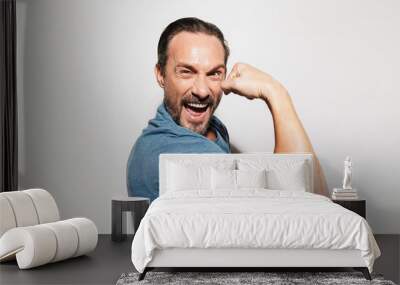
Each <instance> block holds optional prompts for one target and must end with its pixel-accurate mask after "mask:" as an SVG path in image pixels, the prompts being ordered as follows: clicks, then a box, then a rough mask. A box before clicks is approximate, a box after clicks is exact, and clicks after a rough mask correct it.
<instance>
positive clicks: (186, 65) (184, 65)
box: [175, 63, 226, 74]
mask: <svg viewBox="0 0 400 285" xmlns="http://www.w3.org/2000/svg"><path fill="white" fill-rule="evenodd" d="M177 67H184V68H187V69H189V70H191V71H196V68H195V67H194V66H192V65H190V64H187V63H178V64H177V65H176V67H175V69H176V68H177ZM221 67H222V68H223V69H224V70H226V66H225V64H223V63H221V64H218V65H217V66H215V67H213V68H211V70H210V71H208V72H207V74H210V73H212V72H214V71H216V70H218V69H220V68H221Z"/></svg>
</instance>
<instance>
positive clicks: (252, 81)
mask: <svg viewBox="0 0 400 285" xmlns="http://www.w3.org/2000/svg"><path fill="white" fill-rule="evenodd" d="M221 88H222V90H223V91H224V93H225V94H226V95H228V94H229V93H231V92H233V93H235V94H238V95H240V96H244V97H246V98H248V99H250V100H252V99H261V100H263V101H265V102H266V104H267V106H268V109H269V111H270V112H271V114H272V119H273V123H274V134H275V148H274V153H299V152H306V153H312V154H313V156H314V166H315V170H314V192H315V193H316V194H321V195H325V196H328V192H327V186H326V181H325V176H324V173H323V171H322V169H321V166H320V163H319V160H318V158H317V156H316V155H315V152H314V149H313V147H312V144H311V142H310V139H309V138H308V136H307V133H306V131H305V129H304V127H303V125H302V123H301V121H300V119H299V117H298V115H297V113H296V110H295V108H294V105H293V102H292V100H291V98H290V96H289V93H288V92H287V90H286V88H285V87H284V86H283V85H282V84H281V83H279V82H278V81H277V80H275V79H274V78H272V76H270V75H269V74H267V73H265V72H263V71H261V70H259V69H257V68H255V67H253V66H251V65H248V64H245V63H237V64H235V65H234V66H233V68H232V71H231V72H230V73H229V75H228V76H227V78H226V80H224V81H222V82H221Z"/></svg>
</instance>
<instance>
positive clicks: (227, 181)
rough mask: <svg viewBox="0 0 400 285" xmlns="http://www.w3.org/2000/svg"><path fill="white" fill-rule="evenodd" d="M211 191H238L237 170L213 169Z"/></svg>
mask: <svg viewBox="0 0 400 285" xmlns="http://www.w3.org/2000/svg"><path fill="white" fill-rule="evenodd" d="M211 189H213V190H218V189H230V190H235V189H236V170H232V169H216V168H214V167H213V168H212V169H211Z"/></svg>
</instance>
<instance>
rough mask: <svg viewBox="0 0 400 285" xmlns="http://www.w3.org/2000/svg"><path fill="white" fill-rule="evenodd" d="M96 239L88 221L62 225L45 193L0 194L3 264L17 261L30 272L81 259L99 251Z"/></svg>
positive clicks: (68, 222)
mask: <svg viewBox="0 0 400 285" xmlns="http://www.w3.org/2000/svg"><path fill="white" fill-rule="evenodd" d="M97 235H98V232H97V228H96V225H95V224H94V223H93V222H92V221H91V220H89V219H87V218H73V219H68V220H64V221H60V215H59V211H58V207H57V204H56V202H55V200H54V198H53V197H52V196H51V194H50V193H49V192H47V191H46V190H43V189H29V190H23V191H12V192H3V193H0V262H2V261H9V260H13V259H17V263H18V266H19V268H20V269H28V268H32V267H36V266H40V265H43V264H46V263H52V262H57V261H60V260H64V259H67V258H71V257H76V256H80V255H83V254H86V253H88V252H90V251H92V250H94V249H95V248H96V245H97Z"/></svg>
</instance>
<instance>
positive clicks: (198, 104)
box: [188, 103, 207, 108]
mask: <svg viewBox="0 0 400 285" xmlns="http://www.w3.org/2000/svg"><path fill="white" fill-rule="evenodd" d="M188 105H189V106H190V107H195V108H204V107H207V104H201V103H188Z"/></svg>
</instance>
